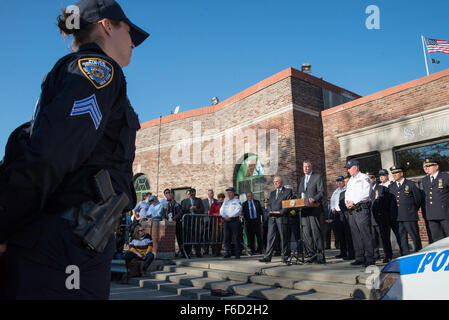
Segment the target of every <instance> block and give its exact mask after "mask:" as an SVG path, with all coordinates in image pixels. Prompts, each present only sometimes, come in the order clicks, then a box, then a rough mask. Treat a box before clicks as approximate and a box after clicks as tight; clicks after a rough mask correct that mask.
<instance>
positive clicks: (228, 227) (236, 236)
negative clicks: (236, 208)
mask: <svg viewBox="0 0 449 320" xmlns="http://www.w3.org/2000/svg"><path fill="white" fill-rule="evenodd" d="M231 241H232V242H234V244H235V245H234V255H235V256H236V257H240V251H241V247H240V246H241V242H242V241H243V239H242V224H241V223H240V220H234V221H226V220H224V247H225V250H226V254H227V255H231V254H232V253H231Z"/></svg>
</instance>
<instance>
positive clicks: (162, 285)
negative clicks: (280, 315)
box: [128, 276, 256, 300]
mask: <svg viewBox="0 0 449 320" xmlns="http://www.w3.org/2000/svg"><path fill="white" fill-rule="evenodd" d="M173 277H176V276H173ZM178 277H180V276H178ZM128 284H130V285H135V286H138V287H140V288H149V289H156V290H159V291H165V292H170V293H174V294H177V295H179V296H184V297H188V298H191V299H195V300H256V299H254V298H249V297H245V296H239V295H233V296H228V297H217V296H213V295H212V294H211V290H210V289H201V288H197V287H192V286H186V285H180V284H176V283H172V282H169V281H164V280H157V279H148V278H132V279H129V281H128Z"/></svg>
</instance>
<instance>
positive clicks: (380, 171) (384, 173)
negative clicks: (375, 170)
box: [379, 169, 388, 176]
mask: <svg viewBox="0 0 449 320" xmlns="http://www.w3.org/2000/svg"><path fill="white" fill-rule="evenodd" d="M379 176H388V170H387V169H380V170H379Z"/></svg>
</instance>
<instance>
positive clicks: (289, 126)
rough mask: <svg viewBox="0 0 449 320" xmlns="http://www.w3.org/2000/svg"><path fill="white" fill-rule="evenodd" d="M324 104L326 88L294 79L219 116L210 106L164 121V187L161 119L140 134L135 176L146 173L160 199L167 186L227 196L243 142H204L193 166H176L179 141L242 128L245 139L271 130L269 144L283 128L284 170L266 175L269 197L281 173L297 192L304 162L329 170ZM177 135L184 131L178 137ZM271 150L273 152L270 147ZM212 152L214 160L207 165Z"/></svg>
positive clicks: (192, 157)
mask: <svg viewBox="0 0 449 320" xmlns="http://www.w3.org/2000/svg"><path fill="white" fill-rule="evenodd" d="M322 103H323V100H322V91H321V88H320V87H318V86H317V85H314V84H311V83H308V82H306V81H303V80H300V79H297V78H294V77H291V76H290V77H285V78H283V79H280V80H278V81H277V82H274V83H272V84H270V85H269V86H267V87H265V88H262V89H260V90H259V91H256V92H254V93H253V94H251V95H248V96H246V97H244V98H242V99H240V100H237V101H234V102H232V103H230V104H228V105H226V106H225V107H223V108H216V110H213V112H211V110H212V109H210V108H209V107H207V108H203V109H205V110H204V112H200V111H198V110H195V112H193V111H192V112H191V113H192V114H194V116H191V117H188V115H189V113H190V112H189V111H188V112H186V114H185V115H184V116H182V115H181V116H180V119H179V120H171V121H166V119H163V122H162V125H161V147H160V151H161V152H160V164H159V166H160V173H159V187H158V188H157V167H158V139H159V125H158V122H159V119H156V120H152V121H151V125H150V126H148V127H146V126H143V127H144V129H142V130H140V131H139V132H138V135H137V143H136V145H137V152H136V159H135V161H134V173H135V174H137V173H144V174H146V175H147V177H148V178H149V180H150V186H151V191H152V192H153V193H155V192H156V189H158V191H159V196H162V191H163V190H164V189H165V188H183V187H194V188H196V189H197V196H198V197H206V194H207V189H210V188H212V189H214V190H215V192H216V193H218V192H223V191H224V190H225V189H226V188H227V187H228V186H231V185H234V183H235V181H234V179H235V177H234V171H235V167H236V164H235V163H236V161H235V159H242V158H243V155H244V153H239V155H238V156H237V155H236V149H237V145H241V143H240V142H238V141H237V140H238V139H236V138H234V141H233V142H232V145H231V144H227V143H226V137H225V136H222V137H221V140H219V139H217V140H206V141H203V142H202V144H201V146H200V145H199V144H195V143H193V144H192V145H191V146H190V148H189V149H187V150H186V151H187V152H186V153H185V159H186V162H187V163H176V164H175V163H174V161H173V154H179V155H181V153H176V152H175V150H177V147H176V146H175V145H174V142H176V141H180V140H182V139H185V138H189V137H190V138H194V136H196V134H198V135H203V136H206V137H207V136H208V132H209V133H210V132H211V130H214V129H215V130H216V132H217V133H225V132H226V130H230V129H234V130H237V129H241V130H242V131H241V133H240V134H237V135H236V137H241V136H242V135H244V134H245V132H247V131H246V130H254V132H260V130H265V131H266V137H267V138H266V140H267V144H268V143H269V142H270V130H277V131H276V132H277V134H278V142H279V146H278V154H279V157H278V159H277V162H278V170H277V171H276V172H275V174H271V175H265V179H266V183H265V190H264V191H265V197H268V196H269V193H270V192H271V190H272V188H273V178H274V176H275V175H281V176H282V177H283V178H284V183H285V184H290V185H292V186H293V187H294V189H296V188H297V179H298V177H299V176H301V175H302V161H303V160H305V159H306V158H307V159H310V160H311V161H313V163H314V165H315V168H316V171H318V172H323V168H324V163H323V157H322V150H323V147H322V146H323V141H322V129H321V118H320V113H319V111H320V110H321V109H320V108H321V105H322ZM292 105H298V106H300V107H301V108H303V109H299V110H298V109H294V108H293V107H292ZM311 114H312V115H311ZM258 130H259V131H258ZM182 132H184V134H182ZM176 133H180V134H179V136H178V137H177V136H176ZM245 141H246V142H248V138H245ZM212 145H214V146H217V148H216V150H215V151H214V150H212V151H211V149H212ZM219 146H221V151H222V152H221V154H222V157H223V159H222V161H221V162H220V161H219V162H218V163H215V162H214V159H217V157H216V155H217V154H218V153H220V147H219ZM230 148H233V150H234V151H233V152H232V158H233V159H234V161H232V162H230V163H227V162H226V161H225V160H226V159H225V151H228V150H229V149H230ZM267 148H268V150H267V151H268V154H269V153H270V152H269V145H267ZM250 149H251V148H250ZM246 151H248V150H246ZM250 151H251V150H250ZM245 153H248V152H245ZM250 153H252V152H250ZM256 153H257V152H256ZM208 154H210V157H209V158H210V161H204V159H205V158H207V155H208ZM198 155H201V156H198ZM266 164H267V163H264V165H266ZM138 168H139V169H140V171H138V170H137V169H138ZM298 168H299V170H298Z"/></svg>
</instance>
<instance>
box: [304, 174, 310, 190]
mask: <svg viewBox="0 0 449 320" xmlns="http://www.w3.org/2000/svg"><path fill="white" fill-rule="evenodd" d="M307 183H309V176H308V175H306V177H305V179H304V190H306V189H307Z"/></svg>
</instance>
